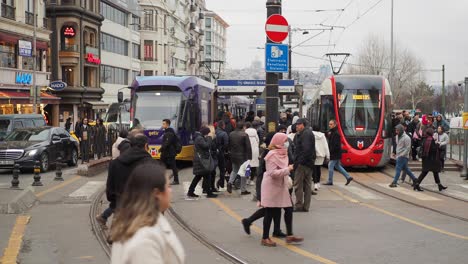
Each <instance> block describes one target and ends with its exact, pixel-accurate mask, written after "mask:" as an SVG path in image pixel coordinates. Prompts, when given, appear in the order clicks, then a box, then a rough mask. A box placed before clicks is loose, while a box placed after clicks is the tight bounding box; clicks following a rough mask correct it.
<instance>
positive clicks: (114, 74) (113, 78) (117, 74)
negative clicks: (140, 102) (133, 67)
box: [101, 65, 128, 84]
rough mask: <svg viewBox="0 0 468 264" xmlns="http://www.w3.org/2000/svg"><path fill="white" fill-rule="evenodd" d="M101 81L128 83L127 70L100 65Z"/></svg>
mask: <svg viewBox="0 0 468 264" xmlns="http://www.w3.org/2000/svg"><path fill="white" fill-rule="evenodd" d="M101 82H102V83H112V84H128V70H127V69H122V68H117V67H112V66H108V65H101Z"/></svg>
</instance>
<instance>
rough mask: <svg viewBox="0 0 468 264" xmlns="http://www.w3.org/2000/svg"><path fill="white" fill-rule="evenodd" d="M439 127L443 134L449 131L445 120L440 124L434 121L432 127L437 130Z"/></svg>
mask: <svg viewBox="0 0 468 264" xmlns="http://www.w3.org/2000/svg"><path fill="white" fill-rule="evenodd" d="M439 126H441V127H443V128H444V132H448V131H449V130H450V126H449V124H448V123H447V120H445V119H442V120H441V121H440V122H438V121H437V119H435V120H434V127H435V128H436V129H437V128H438V127H439Z"/></svg>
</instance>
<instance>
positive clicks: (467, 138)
mask: <svg viewBox="0 0 468 264" xmlns="http://www.w3.org/2000/svg"><path fill="white" fill-rule="evenodd" d="M467 89H468V77H465V104H464V105H463V116H465V114H466V113H467V112H468V111H467V110H468V109H467V108H468V92H467ZM463 119H465V118H463ZM464 122H465V120H463V128H464V131H463V133H464V143H463V169H462V172H461V174H460V176H461V177H466V178H468V171H467V168H466V167H467V156H466V155H467V154H468V129H466V128H465V123H464Z"/></svg>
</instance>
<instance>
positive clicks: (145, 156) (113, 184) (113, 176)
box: [96, 133, 157, 228]
mask: <svg viewBox="0 0 468 264" xmlns="http://www.w3.org/2000/svg"><path fill="white" fill-rule="evenodd" d="M130 145H131V147H130V148H129V149H128V150H127V151H125V152H123V153H122V154H121V155H120V156H119V157H118V158H117V159H114V160H112V161H111V162H110V164H109V170H108V174H107V181H106V198H107V200H108V201H109V208H107V209H106V210H104V212H103V213H102V214H100V215H98V216H96V220H97V221H98V222H99V224H101V226H102V227H104V228H105V227H106V223H107V219H108V218H109V217H110V216H111V215H112V213H113V212H114V210H115V209H116V208H117V205H118V204H119V202H120V199H121V197H122V195H123V190H124V187H125V184H126V183H127V180H128V178H129V176H130V174H131V173H132V171H133V169H134V168H135V167H136V166H137V165H138V164H141V163H143V162H149V161H152V162H157V161H155V160H153V158H152V157H151V155H150V154H149V153H148V138H147V137H146V136H145V135H144V134H141V133H140V134H136V135H133V134H132V136H130Z"/></svg>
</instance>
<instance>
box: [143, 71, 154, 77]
mask: <svg viewBox="0 0 468 264" xmlns="http://www.w3.org/2000/svg"><path fill="white" fill-rule="evenodd" d="M143 74H144V75H145V76H153V71H144V73H143Z"/></svg>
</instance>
